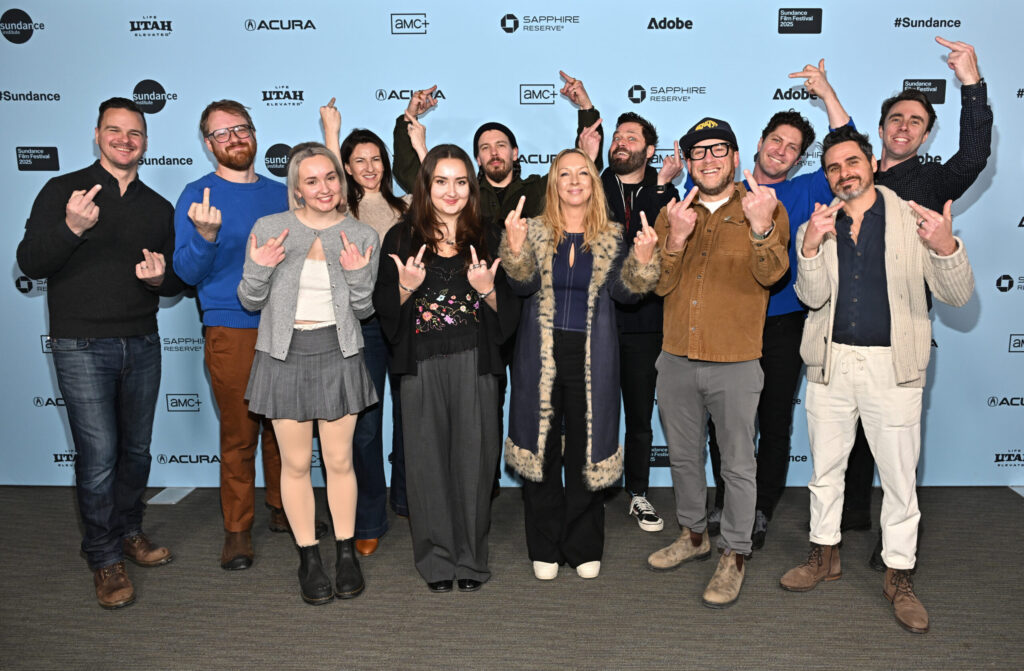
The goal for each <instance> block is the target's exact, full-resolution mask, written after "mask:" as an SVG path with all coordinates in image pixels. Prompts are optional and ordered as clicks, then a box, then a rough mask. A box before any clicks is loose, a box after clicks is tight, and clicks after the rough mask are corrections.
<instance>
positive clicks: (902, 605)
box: [882, 568, 928, 634]
mask: <svg viewBox="0 0 1024 671" xmlns="http://www.w3.org/2000/svg"><path fill="white" fill-rule="evenodd" d="M882 595H883V596H885V598H886V599H888V600H889V601H891V602H892V612H893V615H895V616H896V621H897V622H899V623H900V626H901V627H903V628H904V629H906V630H907V631H909V632H910V633H912V634H924V633H925V632H927V631H928V611H927V610H925V609H924V606H923V605H921V602H920V601H918V599H917V596H916V595H915V594H914V583H913V582H911V580H910V571H900V570H897V569H893V568H887V569H885V587H883V588H882Z"/></svg>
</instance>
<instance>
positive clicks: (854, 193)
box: [835, 179, 868, 203]
mask: <svg viewBox="0 0 1024 671" xmlns="http://www.w3.org/2000/svg"><path fill="white" fill-rule="evenodd" d="M851 184H854V183H851ZM855 184H856V186H854V187H853V188H852V189H850V190H849V191H847V190H846V189H844V188H843V186H842V185H841V184H836V189H837V191H835V194H836V198H838V199H839V200H841V201H843V202H844V203H848V202H850V201H851V200H856V199H857V198H860V197H861V196H863V195H864V192H865V191H867V190H868V187H867V185H866V184H864V182H863V181H861V180H860V179H858V180H857V181H856V182H855Z"/></svg>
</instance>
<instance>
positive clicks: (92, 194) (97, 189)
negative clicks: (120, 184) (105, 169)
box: [84, 184, 103, 203]
mask: <svg viewBox="0 0 1024 671" xmlns="http://www.w3.org/2000/svg"><path fill="white" fill-rule="evenodd" d="M102 188H103V186H102V185H100V184H97V185H96V186H94V187H92V188H91V189H89V192H88V193H86V194H85V198H84V201H85V202H87V203H88V202H91V201H92V199H93V198H95V197H96V194H97V193H99V192H100V189H102Z"/></svg>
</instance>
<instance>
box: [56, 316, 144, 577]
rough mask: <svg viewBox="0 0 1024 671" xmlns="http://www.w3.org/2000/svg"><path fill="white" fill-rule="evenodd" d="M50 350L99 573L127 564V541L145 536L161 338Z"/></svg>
mask: <svg viewBox="0 0 1024 671" xmlns="http://www.w3.org/2000/svg"><path fill="white" fill-rule="evenodd" d="M51 347H52V350H53V365H54V368H56V371H57V384H58V385H59V386H60V393H61V396H63V397H64V404H65V406H66V409H67V413H68V423H69V424H70V425H71V437H72V439H73V440H74V442H75V451H76V452H77V456H76V458H75V480H76V491H77V494H78V510H79V513H80V514H81V516H82V526H83V529H84V535H83V538H82V551H83V552H84V553H85V555H86V558H87V559H88V561H89V567H90V568H92V569H98V568H101V567H103V566H108V565H110V564H113V563H115V562H118V561H121V560H122V559H123V558H124V557H123V554H122V551H121V539H122V538H126V537H128V536H132V535H134V534H137V533H140V532H141V531H142V511H143V510H144V509H145V507H146V506H145V504H144V503H143V502H142V494H143V492H144V491H145V489H146V483H147V481H148V480H149V465H150V455H149V441H150V439H151V437H152V434H153V416H154V414H155V413H156V401H157V395H158V394H159V391H160V336H159V335H158V334H156V333H153V334H150V335H144V336H133V337H129V338H53V339H52V340H51Z"/></svg>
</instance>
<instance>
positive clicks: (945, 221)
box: [907, 200, 956, 256]
mask: <svg viewBox="0 0 1024 671" xmlns="http://www.w3.org/2000/svg"><path fill="white" fill-rule="evenodd" d="M907 204H908V205H910V209H912V210H913V211H914V212H916V213H917V216H919V217H920V219H918V221H917V234H918V235H920V236H921V239H922V240H924V242H925V244H926V245H928V249H930V250H932V251H933V252H935V253H936V254H938V255H939V256H949V255H950V254H952V253H953V252H955V251H956V239H955V238H954V237H953V214H952V213H951V212H950V209H951V208H952V206H953V201H952V200H947V201H946V204H945V205H944V206H943V207H942V214H939V213H938V212H936V211H935V210H929V209H928V208H927V207H921V206H920V205H918V204H917V203H915V202H914V201H912V200H910V201H907Z"/></svg>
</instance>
